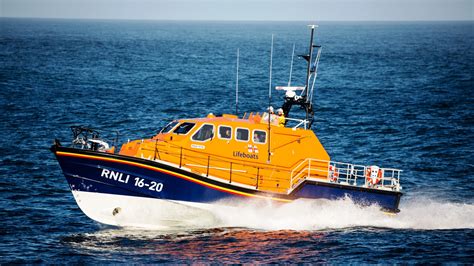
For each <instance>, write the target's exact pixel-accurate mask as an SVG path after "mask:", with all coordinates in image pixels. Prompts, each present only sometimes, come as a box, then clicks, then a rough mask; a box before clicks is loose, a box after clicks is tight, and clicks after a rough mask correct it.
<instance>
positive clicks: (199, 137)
mask: <svg viewBox="0 0 474 266" xmlns="http://www.w3.org/2000/svg"><path fill="white" fill-rule="evenodd" d="M213 137H214V126H213V125H209V124H205V125H203V126H202V127H201V128H200V129H199V130H198V131H196V133H194V135H193V136H192V138H191V139H192V140H195V141H206V140H209V139H212V138H213Z"/></svg>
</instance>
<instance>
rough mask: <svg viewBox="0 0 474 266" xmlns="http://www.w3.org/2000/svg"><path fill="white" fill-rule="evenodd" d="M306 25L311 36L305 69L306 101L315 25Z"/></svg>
mask: <svg viewBox="0 0 474 266" xmlns="http://www.w3.org/2000/svg"><path fill="white" fill-rule="evenodd" d="M308 27H310V28H311V37H310V39H309V52H308V59H307V60H308V67H307V70H306V85H305V93H304V97H305V98H306V102H308V91H309V79H310V78H311V61H313V37H314V28H316V27H317V26H316V25H309V26H308Z"/></svg>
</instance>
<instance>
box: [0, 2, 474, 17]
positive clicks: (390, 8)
mask: <svg viewBox="0 0 474 266" xmlns="http://www.w3.org/2000/svg"><path fill="white" fill-rule="evenodd" d="M473 3H474V0H255V1H253V0H235V1H233V0H194V1H193V0H0V12H1V14H0V15H1V16H2V17H46V18H103V19H165V20H305V21H308V20H311V21H321V20H473V17H474V11H473Z"/></svg>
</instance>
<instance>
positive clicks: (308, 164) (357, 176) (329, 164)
mask: <svg viewBox="0 0 474 266" xmlns="http://www.w3.org/2000/svg"><path fill="white" fill-rule="evenodd" d="M318 164H319V165H318ZM371 167H374V166H364V165H357V164H350V163H343V162H335V161H327V160H319V159H314V158H306V159H304V160H302V161H301V162H300V163H299V164H297V165H296V166H295V167H294V168H293V170H292V171H291V177H290V187H289V189H288V193H290V192H291V191H292V190H293V189H295V188H296V187H297V186H298V185H299V184H300V183H301V182H302V181H304V180H306V179H315V177H312V174H314V175H318V176H319V178H318V177H316V178H317V179H318V181H321V182H329V183H336V184H343V185H352V186H358V187H366V188H373V189H379V190H393V191H400V190H401V189H402V187H401V186H400V174H401V172H402V170H400V169H395V168H381V167H377V168H374V169H376V170H377V172H376V173H375V175H376V176H375V177H372V176H371V173H370V169H371Z"/></svg>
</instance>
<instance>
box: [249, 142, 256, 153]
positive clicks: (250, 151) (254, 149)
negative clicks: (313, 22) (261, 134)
mask: <svg viewBox="0 0 474 266" xmlns="http://www.w3.org/2000/svg"><path fill="white" fill-rule="evenodd" d="M248 152H249V153H258V147H257V146H255V145H250V144H249V145H248Z"/></svg>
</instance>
